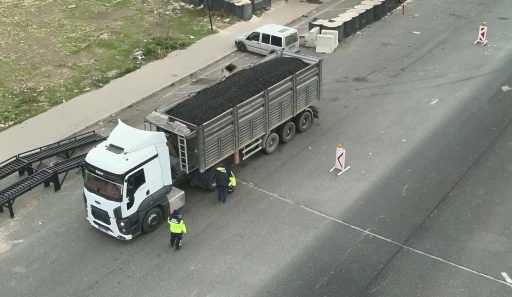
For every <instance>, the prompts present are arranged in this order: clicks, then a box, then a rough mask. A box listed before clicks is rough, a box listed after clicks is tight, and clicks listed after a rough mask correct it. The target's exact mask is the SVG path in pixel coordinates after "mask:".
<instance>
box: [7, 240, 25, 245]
mask: <svg viewBox="0 0 512 297" xmlns="http://www.w3.org/2000/svg"><path fill="white" fill-rule="evenodd" d="M22 242H23V239H18V240H11V241H9V243H10V244H16V243H22Z"/></svg>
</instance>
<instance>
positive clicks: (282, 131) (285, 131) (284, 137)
mask: <svg viewBox="0 0 512 297" xmlns="http://www.w3.org/2000/svg"><path fill="white" fill-rule="evenodd" d="M277 135H279V139H281V142H282V143H287V142H290V140H292V138H293V136H295V124H294V123H293V122H291V121H290V122H286V123H284V124H282V125H281V126H279V128H277Z"/></svg>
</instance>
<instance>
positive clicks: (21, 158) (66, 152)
mask: <svg viewBox="0 0 512 297" xmlns="http://www.w3.org/2000/svg"><path fill="white" fill-rule="evenodd" d="M105 138H106V137H105V136H102V135H100V134H97V133H96V132H95V131H91V132H87V133H84V134H80V135H77V136H74V137H70V138H66V139H63V140H61V141H58V142H54V143H52V144H49V145H45V146H42V147H39V148H36V149H33V150H30V151H27V152H24V153H21V154H18V155H16V156H14V157H12V158H10V159H8V160H5V161H4V162H2V163H0V180H2V179H4V178H5V177H7V176H9V175H11V174H13V173H15V172H16V171H18V173H19V175H20V176H22V175H23V174H24V173H25V171H27V172H28V175H32V174H33V173H34V168H32V165H33V164H34V163H37V162H39V165H41V162H42V161H43V160H45V159H48V158H51V157H55V156H61V157H63V158H66V159H69V158H70V157H71V156H72V155H73V153H74V152H75V150H76V149H78V148H80V147H83V146H86V145H89V144H92V143H94V142H97V141H100V140H103V139H105ZM39 165H37V166H36V168H37V167H39Z"/></svg>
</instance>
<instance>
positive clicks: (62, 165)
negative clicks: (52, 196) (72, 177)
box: [0, 154, 87, 218]
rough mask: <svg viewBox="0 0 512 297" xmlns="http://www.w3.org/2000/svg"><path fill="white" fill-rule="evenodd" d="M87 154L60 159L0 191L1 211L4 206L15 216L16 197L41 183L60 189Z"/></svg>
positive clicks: (56, 189)
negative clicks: (71, 171)
mask: <svg viewBox="0 0 512 297" xmlns="http://www.w3.org/2000/svg"><path fill="white" fill-rule="evenodd" d="M86 155H87V154H83V155H79V156H76V157H73V158H70V159H66V160H62V161H59V162H57V163H55V164H53V165H52V166H49V167H46V168H44V169H42V170H37V169H36V172H35V173H33V174H31V175H29V176H27V177H25V178H24V179H22V180H20V181H18V182H16V183H15V184H12V185H10V186H9V187H7V188H5V189H3V190H1V191H0V213H1V212H4V209H3V208H4V207H6V208H7V209H9V214H10V216H11V218H13V217H14V210H13V204H14V201H15V200H16V198H18V197H19V196H21V195H23V194H25V193H27V192H29V191H31V190H32V189H34V188H36V187H37V186H39V185H40V184H44V187H45V188H47V187H49V186H50V183H53V187H54V190H55V192H57V191H59V190H60V188H61V186H62V184H63V183H64V180H65V179H66V177H67V175H68V172H69V171H70V170H73V169H76V168H80V167H81V166H82V164H83V163H84V162H85V156H86ZM61 173H65V175H64V177H63V178H62V180H59V174H61Z"/></svg>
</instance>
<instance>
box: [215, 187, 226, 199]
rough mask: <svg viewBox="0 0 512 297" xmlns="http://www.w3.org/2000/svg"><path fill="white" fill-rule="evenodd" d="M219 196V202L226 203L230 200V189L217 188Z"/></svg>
mask: <svg viewBox="0 0 512 297" xmlns="http://www.w3.org/2000/svg"><path fill="white" fill-rule="evenodd" d="M217 196H218V197H219V201H222V202H226V199H227V198H228V188H224V187H217Z"/></svg>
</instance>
